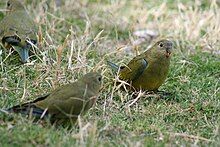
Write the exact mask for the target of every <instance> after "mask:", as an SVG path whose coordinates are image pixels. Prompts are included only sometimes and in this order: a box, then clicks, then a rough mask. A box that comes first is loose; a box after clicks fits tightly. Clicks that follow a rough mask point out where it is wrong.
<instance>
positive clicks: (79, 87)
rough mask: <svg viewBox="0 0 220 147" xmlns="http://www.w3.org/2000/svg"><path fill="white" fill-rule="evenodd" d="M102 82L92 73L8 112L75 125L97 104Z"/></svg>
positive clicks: (100, 78)
mask: <svg viewBox="0 0 220 147" xmlns="http://www.w3.org/2000/svg"><path fill="white" fill-rule="evenodd" d="M101 81H102V76H101V75H100V74H99V73H96V72H90V73H87V74H85V75H84V76H83V77H82V78H81V79H79V80H77V81H76V82H74V83H70V84H67V85H63V86H61V87H58V88H56V89H55V90H53V91H52V92H51V93H50V94H46V95H45V96H42V97H39V98H37V99H36V100H34V101H31V102H27V103H24V104H21V105H17V106H13V107H11V108H9V109H7V110H6V111H7V112H9V113H11V112H12V113H19V114H23V115H28V116H33V117H34V118H36V119H43V118H49V119H50V121H51V123H56V124H66V122H72V123H75V122H76V120H77V118H78V116H79V115H83V114H85V113H86V112H87V111H88V110H89V109H90V108H91V107H92V106H93V105H94V103H95V102H96V98H97V95H98V93H99V90H100V88H101Z"/></svg>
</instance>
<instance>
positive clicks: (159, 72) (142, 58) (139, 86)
mask: <svg viewBox="0 0 220 147" xmlns="http://www.w3.org/2000/svg"><path fill="white" fill-rule="evenodd" d="M172 48H173V43H172V42H171V41H169V40H165V39H164V40H160V41H158V42H156V43H155V44H154V45H153V46H152V47H151V48H149V49H148V50H146V51H145V52H144V53H142V54H140V55H138V56H136V57H134V58H133V59H132V60H131V61H130V62H129V63H128V65H127V66H122V67H119V66H117V65H116V64H114V63H112V62H109V61H108V64H109V65H110V67H111V68H112V69H113V71H114V72H117V71H118V72H119V78H120V79H121V80H124V81H127V82H128V83H130V85H131V87H130V88H131V90H134V91H138V90H146V91H158V88H159V87H160V86H161V85H162V84H163V83H164V81H165V79H166V77H167V74H168V71H169V66H170V58H171V51H172Z"/></svg>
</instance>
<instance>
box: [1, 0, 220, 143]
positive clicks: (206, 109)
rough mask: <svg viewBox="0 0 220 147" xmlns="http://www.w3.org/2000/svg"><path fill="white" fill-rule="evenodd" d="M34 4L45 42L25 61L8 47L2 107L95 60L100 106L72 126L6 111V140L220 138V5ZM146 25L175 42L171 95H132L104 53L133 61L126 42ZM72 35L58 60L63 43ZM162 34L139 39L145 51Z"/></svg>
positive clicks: (69, 77)
mask: <svg viewBox="0 0 220 147" xmlns="http://www.w3.org/2000/svg"><path fill="white" fill-rule="evenodd" d="M34 3H35V4H36V5H35V4H31V3H28V5H27V8H28V10H29V11H30V14H31V15H33V16H36V19H35V21H36V22H37V23H38V24H39V25H41V27H42V30H43V31H42V32H43V37H44V41H43V42H42V45H41V47H39V50H40V51H37V53H38V54H37V56H33V57H32V58H31V59H32V63H31V64H27V65H21V63H20V62H19V57H18V56H17V55H16V54H12V55H10V56H9V57H7V55H8V54H7V53H5V52H4V50H2V54H1V56H0V63H1V64H0V77H1V79H0V108H3V109H4V108H8V107H11V106H13V105H16V104H19V103H22V102H25V101H28V100H32V99H34V98H36V97H37V96H38V95H42V94H44V93H48V92H50V91H51V89H54V88H55V87H58V86H59V85H62V84H65V83H69V82H73V81H75V80H76V79H78V78H79V77H81V76H82V75H83V74H85V73H87V72H89V71H90V70H93V69H96V70H98V71H100V72H101V73H102V75H103V77H104V81H103V87H104V88H103V89H102V91H101V92H100V95H99V98H98V100H97V103H96V105H95V106H94V107H93V109H91V110H90V111H89V112H88V113H87V114H86V115H85V116H83V117H82V118H81V120H80V122H81V125H80V126H75V127H73V128H71V129H66V128H63V127H54V126H52V125H50V124H48V123H43V124H42V123H34V122H32V120H29V119H27V118H24V117H21V116H13V117H11V116H8V115H5V114H4V113H0V134H1V135H0V146H3V147H4V146H77V145H80V146H138V145H139V146H174V145H177V146H180V145H182V146H192V145H198V146H218V145H219V141H220V119H219V118H220V81H219V79H220V60H219V59H220V58H219V40H218V39H219V38H220V36H219V32H218V30H219V29H220V26H219V22H218V21H217V20H216V19H217V18H218V17H219V14H220V12H219V7H218V6H217V5H215V4H211V3H209V2H207V1H202V2H201V3H198V4H192V2H191V1H186V2H184V3H182V5H180V3H178V2H176V1H175V2H174V1H172V0H167V1H162V0H161V1H158V2H154V1H144V2H141V1H136V2H128V3H127V2H126V1H124V0H122V1H117V0H116V1H104V2H103V1H99V0H90V1H87V0H83V1H77V2H73V1H66V3H67V5H63V6H61V7H59V8H56V7H54V6H53V4H52V3H51V5H50V7H49V8H48V11H46V12H44V11H43V10H42V9H41V8H42V7H43V6H45V3H39V1H34ZM164 4H166V5H164ZM70 5H71V7H69V6H70ZM192 5H193V6H192ZM0 6H1V8H3V7H4V5H0ZM177 6H180V7H179V8H178V7H177ZM191 6H192V7H193V8H192V7H191ZM200 6H201V7H200ZM32 8H34V9H32ZM45 16H46V17H45ZM1 17H2V13H1V12H0V18H1ZM198 24H200V25H198ZM145 28H147V29H152V30H157V31H158V32H159V37H158V38H157V39H156V40H158V39H160V38H170V39H172V40H173V41H174V42H175V49H174V54H173V56H172V62H171V68H170V72H169V76H168V78H167V80H166V82H165V83H164V84H163V85H162V86H161V87H160V90H164V91H167V92H170V93H172V95H170V96H163V97H161V96H159V95H147V94H143V95H141V97H140V98H139V99H138V100H137V102H135V103H133V104H132V102H133V101H134V100H135V99H136V98H137V97H136V96H135V95H133V94H131V93H126V92H124V91H120V90H116V88H115V87H114V82H113V79H114V76H113V74H112V72H111V70H110V69H109V68H108V66H107V65H106V63H105V61H106V60H111V61H113V62H116V63H119V64H122V63H127V62H128V61H129V60H130V59H131V58H132V57H134V56H135V55H136V54H135V53H136V52H135V51H134V50H132V49H131V50H129V51H127V50H124V48H121V47H124V46H132V45H131V42H132V40H136V39H137V37H136V36H134V35H133V31H135V30H139V29H145ZM68 34H69V37H68V39H67V45H66V47H65V48H63V54H62V62H61V65H60V67H59V66H58V65H57V51H56V49H57V48H58V46H59V45H61V44H63V42H64V40H65V38H66V36H67V35H68ZM156 40H153V41H152V40H150V41H148V43H143V44H140V45H139V52H143V51H144V50H145V49H146V48H145V47H146V46H148V45H149V44H152V42H155V41H156ZM149 42H150V43H149ZM119 48H121V50H118V49H119ZM71 51H72V56H71ZM82 64H83V66H82ZM131 104H132V105H131Z"/></svg>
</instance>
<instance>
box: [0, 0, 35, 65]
mask: <svg viewBox="0 0 220 147" xmlns="http://www.w3.org/2000/svg"><path fill="white" fill-rule="evenodd" d="M37 32H38V28H37V26H36V24H35V23H34V21H33V19H32V18H31V17H30V16H29V15H28V13H27V12H26V10H25V8H24V6H23V5H22V4H21V3H20V2H19V1H18V0H8V2H7V13H6V15H5V17H4V18H3V19H2V20H1V22H0V41H1V43H2V45H3V47H4V48H6V49H10V48H14V49H15V50H16V51H17V52H18V54H19V55H20V57H21V61H22V62H23V63H26V62H28V58H29V50H30V48H31V47H32V44H34V45H36V44H37Z"/></svg>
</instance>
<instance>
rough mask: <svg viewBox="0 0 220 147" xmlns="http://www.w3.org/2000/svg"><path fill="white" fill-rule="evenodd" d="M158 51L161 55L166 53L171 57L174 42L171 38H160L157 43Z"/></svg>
mask: <svg viewBox="0 0 220 147" xmlns="http://www.w3.org/2000/svg"><path fill="white" fill-rule="evenodd" d="M155 46H156V48H157V52H159V53H160V54H161V55H165V56H166V58H169V57H170V55H171V53H172V48H173V43H172V42H171V41H169V40H166V39H164V40H160V41H158V42H157V43H156V44H155Z"/></svg>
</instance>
